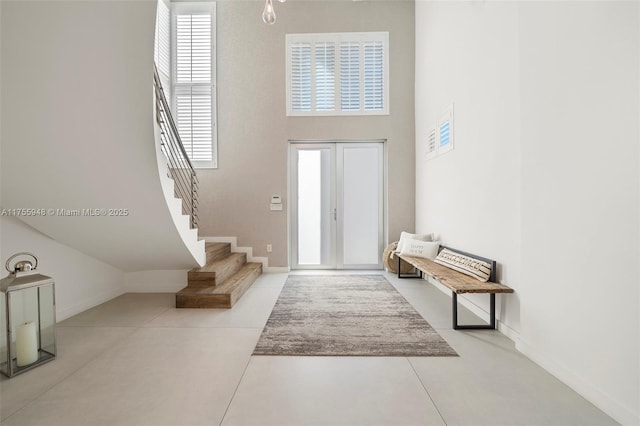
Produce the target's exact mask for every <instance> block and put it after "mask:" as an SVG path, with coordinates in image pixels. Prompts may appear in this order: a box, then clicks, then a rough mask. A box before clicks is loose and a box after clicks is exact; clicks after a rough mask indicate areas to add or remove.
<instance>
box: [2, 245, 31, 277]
mask: <svg viewBox="0 0 640 426" xmlns="http://www.w3.org/2000/svg"><path fill="white" fill-rule="evenodd" d="M18 256H31V257H32V258H33V260H35V261H36V264H35V265H34V266H33V267H32V268H31V270H34V269H36V268H37V267H38V258H37V257H36V255H35V254H33V253H29V252H27V251H21V252H20V253H16V254H14V255H13V256H11V257H10V258H9V259H7V263H5V265H4V267H5V269H6V270H7V271H9V273H10V274H15V272H16V271H12V270H11V269H10V268H9V263H11V260H13V259H15V258H16V257H18Z"/></svg>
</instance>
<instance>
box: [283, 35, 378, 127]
mask: <svg viewBox="0 0 640 426" xmlns="http://www.w3.org/2000/svg"><path fill="white" fill-rule="evenodd" d="M388 39H389V34H388V33H386V32H381V33H322V34H287V43H286V45H287V52H286V53H287V115H342V114H351V115H353V114H388V111H389V107H388V91H389V77H388V76H389V71H388V69H389V68H388V67H389V65H388V56H389V52H388V44H389V43H388Z"/></svg>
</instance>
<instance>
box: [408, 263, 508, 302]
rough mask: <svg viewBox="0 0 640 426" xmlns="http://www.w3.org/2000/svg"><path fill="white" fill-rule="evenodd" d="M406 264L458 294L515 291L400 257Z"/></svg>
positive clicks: (435, 264)
mask: <svg viewBox="0 0 640 426" xmlns="http://www.w3.org/2000/svg"><path fill="white" fill-rule="evenodd" d="M398 256H400V258H401V259H402V260H404V261H405V262H407V263H409V264H411V265H413V266H414V267H415V268H417V269H419V270H421V271H422V272H423V273H424V274H426V275H428V276H430V277H432V278H434V279H436V280H438V282H440V283H441V284H443V285H444V286H446V287H448V288H449V289H451V291H453V292H454V293H457V294H462V293H513V289H512V288H510V287H507V286H506V285H503V284H499V283H494V282H486V283H483V282H482V281H478V280H476V279H474V278H472V277H470V276H468V275H465V274H463V273H461V272H458V271H454V270H453V269H450V268H447V267H446V266H443V265H440V264H438V263H435V262H434V261H432V260H429V259H423V258H420V257H413V256H407V255H398Z"/></svg>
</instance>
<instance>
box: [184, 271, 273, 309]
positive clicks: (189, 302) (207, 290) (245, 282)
mask: <svg viewBox="0 0 640 426" xmlns="http://www.w3.org/2000/svg"><path fill="white" fill-rule="evenodd" d="M260 274H262V263H245V264H244V265H243V266H242V267H241V268H240V270H238V271H237V272H236V273H234V274H233V275H232V276H230V277H229V278H228V279H227V280H226V281H225V282H224V283H223V284H221V285H217V286H214V285H211V286H203V287H190V286H187V287H185V288H183V289H182V290H180V291H179V292H178V293H176V307H177V308H231V307H233V305H234V304H235V303H236V302H237V301H238V299H240V297H242V295H243V294H244V293H245V292H246V291H247V289H248V288H249V287H251V285H252V284H253V283H254V282H255V280H256V279H257V278H258V277H259V276H260Z"/></svg>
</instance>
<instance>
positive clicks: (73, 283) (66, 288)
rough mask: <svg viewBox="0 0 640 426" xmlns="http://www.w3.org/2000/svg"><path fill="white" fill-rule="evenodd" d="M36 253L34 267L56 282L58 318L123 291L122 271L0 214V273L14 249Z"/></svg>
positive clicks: (68, 315)
mask: <svg viewBox="0 0 640 426" xmlns="http://www.w3.org/2000/svg"><path fill="white" fill-rule="evenodd" d="M22 251H26V252H31V253H33V254H35V255H36V256H38V259H39V261H40V262H39V265H38V271H39V272H40V273H41V274H43V275H48V276H50V277H52V278H53V279H54V280H55V283H56V316H57V320H58V321H62V320H64V319H66V318H69V317H70V316H73V315H75V314H77V313H80V312H82V311H84V310H86V309H89V308H91V307H93V306H95V305H98V304H100V303H103V302H106V301H107V300H110V299H112V298H114V297H116V296H119V295H121V294H123V293H124V292H125V291H124V289H125V287H124V284H125V283H124V273H123V272H122V271H120V270H119V269H116V268H114V267H112V266H110V265H107V264H106V263H103V262H100V261H99V260H96V259H94V258H92V257H89V256H87V255H85V254H83V253H81V252H79V251H77V250H74V249H72V248H70V247H67V246H65V245H62V244H59V243H57V242H56V241H54V240H52V239H51V238H49V237H47V236H45V235H43V234H42V233H40V232H38V231H36V230H35V229H33V228H31V227H30V226H29V225H27V224H26V223H24V222H22V221H20V220H18V219H16V218H13V217H1V218H0V259H1V260H2V268H3V271H4V272H2V277H5V276H6V275H7V274H8V273H7V272H6V271H5V270H4V264H5V262H6V261H7V259H8V258H9V257H10V256H11V255H13V254H15V253H18V252H22Z"/></svg>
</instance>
